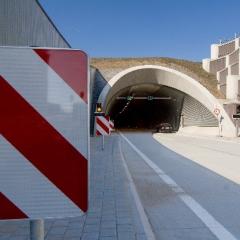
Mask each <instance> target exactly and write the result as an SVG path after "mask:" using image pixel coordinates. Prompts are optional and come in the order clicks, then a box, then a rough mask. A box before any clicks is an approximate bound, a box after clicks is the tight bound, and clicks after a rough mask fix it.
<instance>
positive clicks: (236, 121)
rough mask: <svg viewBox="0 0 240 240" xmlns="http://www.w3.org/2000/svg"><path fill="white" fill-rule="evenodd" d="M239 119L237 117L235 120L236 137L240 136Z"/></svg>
mask: <svg viewBox="0 0 240 240" xmlns="http://www.w3.org/2000/svg"><path fill="white" fill-rule="evenodd" d="M238 120H239V119H236V120H235V125H236V137H238Z"/></svg>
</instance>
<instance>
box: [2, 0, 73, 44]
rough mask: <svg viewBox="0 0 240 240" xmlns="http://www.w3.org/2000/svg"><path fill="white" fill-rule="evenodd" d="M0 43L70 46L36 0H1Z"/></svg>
mask: <svg viewBox="0 0 240 240" xmlns="http://www.w3.org/2000/svg"><path fill="white" fill-rule="evenodd" d="M0 45H1V46H40V47H62V48H69V47H70V45H69V43H68V42H67V41H66V39H65V38H64V37H63V36H62V34H61V33H60V32H59V31H58V29H57V28H56V26H55V25H54V24H53V22H52V21H51V19H50V18H49V17H48V15H47V14H46V12H45V11H44V9H43V8H42V7H41V5H40V3H39V2H38V1H37V0H1V2H0Z"/></svg>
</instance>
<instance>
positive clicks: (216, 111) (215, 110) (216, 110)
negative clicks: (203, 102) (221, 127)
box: [213, 108, 220, 116]
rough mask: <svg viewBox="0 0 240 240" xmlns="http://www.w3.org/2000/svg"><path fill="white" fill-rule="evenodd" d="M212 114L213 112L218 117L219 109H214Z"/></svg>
mask: <svg viewBox="0 0 240 240" xmlns="http://www.w3.org/2000/svg"><path fill="white" fill-rule="evenodd" d="M213 112H214V114H215V115H217V116H218V115H219V113H220V109H219V108H214V111H213Z"/></svg>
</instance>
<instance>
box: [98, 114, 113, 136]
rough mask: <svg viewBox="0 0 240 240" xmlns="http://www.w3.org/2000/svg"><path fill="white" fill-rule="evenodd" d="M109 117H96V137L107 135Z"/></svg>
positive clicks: (108, 132) (108, 131)
mask: <svg viewBox="0 0 240 240" xmlns="http://www.w3.org/2000/svg"><path fill="white" fill-rule="evenodd" d="M109 119H110V118H109V116H96V135H97V136H100V135H109V134H110V124H109Z"/></svg>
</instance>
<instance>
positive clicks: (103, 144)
mask: <svg viewBox="0 0 240 240" xmlns="http://www.w3.org/2000/svg"><path fill="white" fill-rule="evenodd" d="M102 150H104V135H102Z"/></svg>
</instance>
